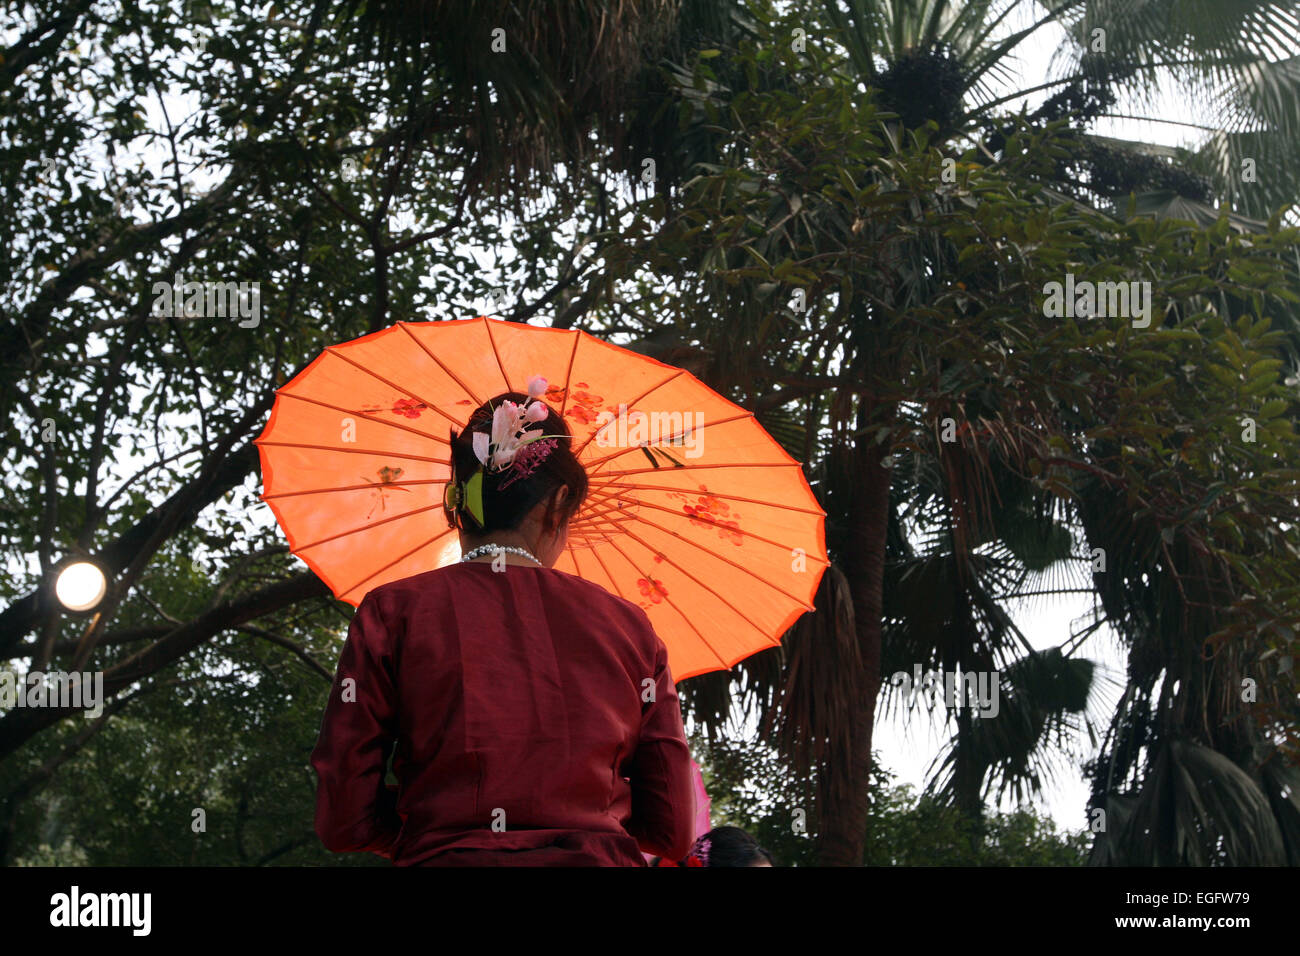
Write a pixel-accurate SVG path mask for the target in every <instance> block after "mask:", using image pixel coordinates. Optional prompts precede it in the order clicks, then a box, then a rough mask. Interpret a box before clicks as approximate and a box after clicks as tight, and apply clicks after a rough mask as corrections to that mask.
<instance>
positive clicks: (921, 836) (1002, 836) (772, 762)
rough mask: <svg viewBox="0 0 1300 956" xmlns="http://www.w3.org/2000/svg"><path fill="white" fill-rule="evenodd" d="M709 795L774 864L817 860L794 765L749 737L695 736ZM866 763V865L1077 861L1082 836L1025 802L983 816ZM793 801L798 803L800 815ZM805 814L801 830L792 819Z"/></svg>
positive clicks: (718, 812)
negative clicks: (916, 789) (868, 799)
mask: <svg viewBox="0 0 1300 956" xmlns="http://www.w3.org/2000/svg"><path fill="white" fill-rule="evenodd" d="M692 749H693V752H694V753H696V754H697V759H698V760H699V762H700V766H701V769H702V771H703V774H704V781H705V789H707V790H708V792H709V796H710V799H711V800H712V816H711V820H710V822H711V823H712V824H713V826H736V827H740V828H741V829H742V830H745V831H747V832H748V833H750V834H751V835H752V836H753V837H754V838H755V839H756V840H758V842H759V844H760V845H761V846H763V847H764V848H765V849H766V850H767V851H768V852H769V853H771V854H772V857H773V859H774V860H775V861H776V864H777V865H778V866H816V865H817V863H816V840H815V836H816V832H817V815H816V812H815V808H814V807H813V806H812V804H811V801H810V800H809V799H808V797H807V795H806V793H805V792H804V790H803V788H802V787H801V784H800V781H799V779H798V778H797V776H796V775H794V774H792V773H791V772H790V770H789V767H788V766H786V765H785V764H784V762H783V761H782V759H781V758H780V756H779V755H777V754H776V753H775V751H773V750H772V749H771V748H770V747H767V746H765V745H764V744H762V743H761V742H758V741H753V740H738V739H730V738H714V739H713V740H712V741H709V740H706V739H704V738H698V739H696V740H695V741H693V747H692ZM894 779H895V775H894V774H893V773H891V772H890V771H888V770H886V769H884V768H882V767H881V766H880V762H879V760H876V761H875V762H874V764H873V769H872V779H871V811H870V818H869V822H868V826H867V843H866V852H865V855H864V857H863V864H864V865H866V866H1081V865H1083V864H1084V863H1085V862H1086V859H1087V854H1088V846H1089V843H1090V837H1089V835H1088V834H1087V833H1086V832H1085V831H1078V832H1062V831H1059V830H1058V829H1057V827H1056V826H1055V825H1054V824H1053V823H1052V821H1051V820H1050V819H1049V818H1047V817H1045V816H1043V815H1041V814H1039V813H1037V812H1035V811H1033V810H1030V809H1026V808H1021V809H1018V810H1014V811H1011V812H1007V813H1001V812H989V813H987V814H986V815H985V816H984V817H983V819H982V821H977V820H972V819H971V818H970V817H968V816H967V815H966V814H964V813H963V812H962V811H960V810H958V809H955V808H953V807H950V806H945V805H944V804H942V803H940V802H938V801H936V800H935V799H933V798H930V797H926V796H924V795H918V794H917V793H915V792H914V790H913V788H911V787H910V786H897V785H895V784H894V782H893V781H894ZM798 811H804V814H803V815H802V816H801V815H800V814H799V812H798ZM799 819H804V820H805V821H806V823H807V830H806V831H805V832H800V831H799V829H798V828H797V827H795V826H793V824H794V822H795V821H796V820H799Z"/></svg>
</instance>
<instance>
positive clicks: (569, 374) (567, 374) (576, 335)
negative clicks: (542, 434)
mask: <svg viewBox="0 0 1300 956" xmlns="http://www.w3.org/2000/svg"><path fill="white" fill-rule="evenodd" d="M581 341H582V332H581V331H579V330H578V329H574V330H573V350H572V351H571V352H569V367H568V368H566V369H565V370H564V398H562V399H561V400H560V421H563V420H564V410H565V409H566V408H568V407H569V392H571V391H573V389H571V388H570V387H569V385H570V383H571V382H572V381H573V360H574V359H576V358H577V357H578V343H579V342H581Z"/></svg>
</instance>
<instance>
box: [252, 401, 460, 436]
mask: <svg viewBox="0 0 1300 956" xmlns="http://www.w3.org/2000/svg"><path fill="white" fill-rule="evenodd" d="M276 394H277V395H280V396H283V397H284V398H292V399H295V400H297V401H300V402H308V403H309V404H312V405H319V406H320V407H321V408H332V409H333V410H334V411H336V412H347V413H348V414H349V415H360V416H361V417H362V418H364V419H366V420H367V421H372V422H378V423H379V424H380V425H388V426H389V427H391V428H400V429H401V430H402V431H405V432H411V433H412V434H413V435H419V436H420V437H421V438H427V439H429V440H430V441H440V442H442V443H443V444H444V445H447V444H450V442H448V441H447V439H445V438H439V437H438V436H437V435H432V434H430V433H429V432H422V431H420V429H418V428H412V427H411V426H410V425H403V424H402V423H401V422H394V421H389V420H388V419H386V418H375V417H373V416H372V415H370V414H369V413H368V412H364V411H354V410H353V409H351V408H344V407H343V406H342V405H332V404H330V403H329V402H323V401H321V400H320V399H319V398H308V397H307V396H306V395H297V394H295V393H293V392H276ZM411 397H412V398H419V396H418V395H412V396H411ZM420 401H421V402H422V403H423V404H424V407H425V408H427V409H429V411H432V412H437V413H438V414H439V415H441V416H442V417H443V418H445V419H447V421H449V422H451V423H452V424H453V425H455V426H457V427H460V422H458V421H456V419H454V418H452V417H451V416H450V415H448V414H447V413H446V412H444V411H443V410H442V409H441V408H438V407H437V406H436V405H430V404H429V403H428V402H427V401H425V400H424V399H422V398H421V399H420ZM380 410H381V411H382V409H380Z"/></svg>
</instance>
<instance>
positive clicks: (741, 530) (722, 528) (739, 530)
mask: <svg viewBox="0 0 1300 956" xmlns="http://www.w3.org/2000/svg"><path fill="white" fill-rule="evenodd" d="M637 506H638V507H641V508H654V509H655V510H656V511H665V512H667V513H668V514H670V515H676V516H677V517H678V518H683V517H685V518H687V519H689V518H690V516H689V515H685V514H683V513H682V512H680V511H674V510H673V509H672V508H665V507H664V506H663V505H657V504H654V503H653V502H649V501H638V502H637ZM635 520H637V521H644V522H645V523H646V524H648V525H651V526H653V527H656V528H660V526H659V525H657V524H655V523H654V522H653V521H650V520H648V519H646V518H642V517H640V516H637V518H636V519H635ZM698 520H700V521H703V522H705V523H706V524H709V525H710V526H712V527H714V528H717V529H718V530H719V531H725V532H729V533H730V532H734V533H736V534H740V535H744V536H745V537H746V538H753V539H754V540H755V541H762V542H763V543H764V544H770V545H772V546H773V547H775V548H778V549H780V550H782V551H793V550H794V549H793V548H791V547H790V546H789V545H788V544H782V543H781V542H780V541H773V540H772V539H771V538H765V537H763V536H762V535H761V534H754V532H752V531H746V530H745V529H744V528H732V527H730V526H728V525H720V524H717V523H716V522H713V521H709V520H708V519H707V518H700V519H698ZM660 530H664V531H666V530H667V529H666V528H660ZM670 533H671V534H675V533H676V532H670ZM687 540H689V539H687ZM804 553H805V554H807V551H806V550H805V552H804ZM718 556H719V557H722V556H721V555H718ZM812 557H813V559H814V560H816V561H820V562H821V563H822V564H827V565H829V564H830V562H829V561H824V560H822V559H821V558H818V557H817V556H816V555H812ZM723 560H724V561H725V560H726V559H725V558H723Z"/></svg>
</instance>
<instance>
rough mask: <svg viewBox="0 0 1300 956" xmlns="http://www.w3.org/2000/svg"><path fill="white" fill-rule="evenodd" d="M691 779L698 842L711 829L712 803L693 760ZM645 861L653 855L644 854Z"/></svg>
mask: <svg viewBox="0 0 1300 956" xmlns="http://www.w3.org/2000/svg"><path fill="white" fill-rule="evenodd" d="M691 779H693V780H694V781H695V836H694V838H693V839H695V840H698V839H699V838H700V837H702V836H704V834H706V833H708V832H709V831H710V830H712V829H713V825H712V824H711V823H710V822H709V819H710V817H711V816H712V808H713V801H712V800H711V799H710V798H709V792H708V791H707V790H705V789H704V774H703V773H702V772H701V771H700V765H699V764H697V763H696V762H695V761H694V760H692V761H691ZM642 856H644V857H645V861H646V862H647V863H649V862H650V861H651V860H653V859H654V857H655V855H654V854H653V853H644V854H642ZM669 859H671V860H680V859H681V857H669Z"/></svg>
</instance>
